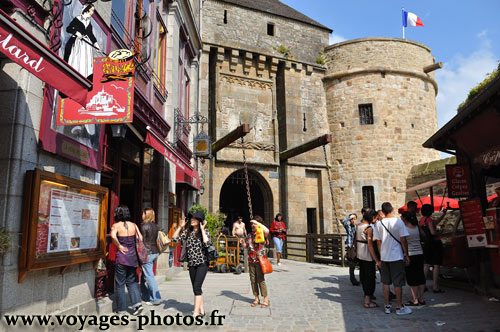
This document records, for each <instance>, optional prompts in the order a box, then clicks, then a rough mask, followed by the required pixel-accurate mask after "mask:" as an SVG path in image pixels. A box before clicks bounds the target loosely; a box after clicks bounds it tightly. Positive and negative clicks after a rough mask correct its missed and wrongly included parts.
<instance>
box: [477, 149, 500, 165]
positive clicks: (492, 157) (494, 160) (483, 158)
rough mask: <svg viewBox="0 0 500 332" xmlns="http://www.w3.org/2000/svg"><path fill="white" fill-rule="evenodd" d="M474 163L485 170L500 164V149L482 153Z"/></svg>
mask: <svg viewBox="0 0 500 332" xmlns="http://www.w3.org/2000/svg"><path fill="white" fill-rule="evenodd" d="M474 163H475V164H478V165H480V166H482V167H484V168H489V167H491V166H495V165H498V164H500V147H497V148H495V149H492V150H490V151H488V152H485V153H482V154H480V155H479V156H477V157H476V158H474Z"/></svg>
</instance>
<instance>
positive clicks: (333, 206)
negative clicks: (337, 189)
mask: <svg viewBox="0 0 500 332" xmlns="http://www.w3.org/2000/svg"><path fill="white" fill-rule="evenodd" d="M323 154H324V156H325V164H326V174H327V175H328V186H329V187H330V196H331V198H332V210H333V218H334V221H335V226H336V228H337V233H340V229H339V219H338V217H337V209H336V207H335V199H334V198H333V183H332V177H331V174H330V173H331V168H330V164H329V163H328V154H327V153H326V145H323Z"/></svg>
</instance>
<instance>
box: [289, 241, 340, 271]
mask: <svg viewBox="0 0 500 332" xmlns="http://www.w3.org/2000/svg"><path fill="white" fill-rule="evenodd" d="M286 237H287V240H286V241H285V245H284V248H283V256H284V258H287V259H292V260H299V261H304V262H308V263H324V264H337V265H342V266H345V261H344V256H345V238H346V235H341V234H306V235H294V234H287V236H286Z"/></svg>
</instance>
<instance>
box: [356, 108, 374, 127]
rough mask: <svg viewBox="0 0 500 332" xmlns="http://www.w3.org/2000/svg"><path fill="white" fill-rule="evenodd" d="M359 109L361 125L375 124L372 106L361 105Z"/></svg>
mask: <svg viewBox="0 0 500 332" xmlns="http://www.w3.org/2000/svg"><path fill="white" fill-rule="evenodd" d="M358 109H359V123H360V124H362V125H371V124H373V107H372V104H361V105H359V106H358Z"/></svg>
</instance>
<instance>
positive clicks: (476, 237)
mask: <svg viewBox="0 0 500 332" xmlns="http://www.w3.org/2000/svg"><path fill="white" fill-rule="evenodd" d="M460 211H461V212H462V218H463V222H464V228H465V234H466V236H467V244H468V245H469V248H473V247H484V246H486V245H487V241H486V232H485V230H484V220H483V211H482V209H481V201H480V200H479V198H475V199H470V200H467V201H460Z"/></svg>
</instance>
